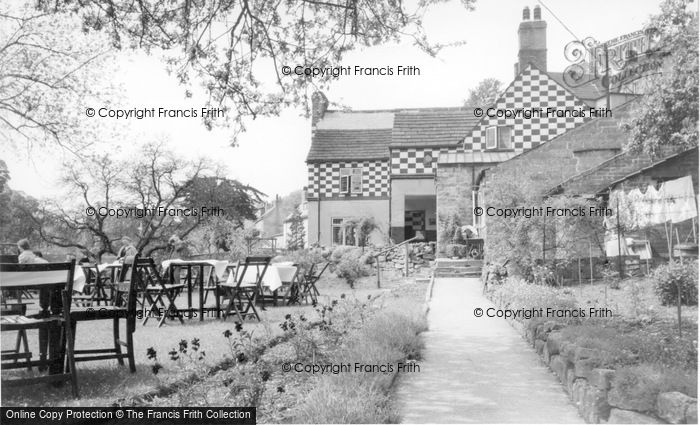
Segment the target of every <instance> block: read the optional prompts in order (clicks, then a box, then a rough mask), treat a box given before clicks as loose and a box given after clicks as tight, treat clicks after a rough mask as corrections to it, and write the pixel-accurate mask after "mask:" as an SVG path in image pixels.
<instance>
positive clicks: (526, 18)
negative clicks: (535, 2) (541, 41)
mask: <svg viewBox="0 0 700 425" xmlns="http://www.w3.org/2000/svg"><path fill="white" fill-rule="evenodd" d="M529 20H530V8H529V7H527V6H525V7H524V8H523V21H529Z"/></svg>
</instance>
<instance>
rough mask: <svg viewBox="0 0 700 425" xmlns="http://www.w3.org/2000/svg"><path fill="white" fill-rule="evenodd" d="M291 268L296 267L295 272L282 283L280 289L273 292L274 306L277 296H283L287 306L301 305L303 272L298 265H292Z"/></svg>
mask: <svg viewBox="0 0 700 425" xmlns="http://www.w3.org/2000/svg"><path fill="white" fill-rule="evenodd" d="M292 267H296V271H295V272H294V275H293V276H292V279H291V280H289V281H286V282H285V281H282V287H280V288H278V289H276V290H275V291H274V293H273V294H274V297H273V300H274V305H275V306H276V305H277V295H278V294H283V296H284V297H286V298H287V305H292V304H301V299H300V295H301V287H302V282H303V280H304V270H303V269H302V268H301V267H300V266H299V264H292Z"/></svg>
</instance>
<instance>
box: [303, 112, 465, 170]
mask: <svg viewBox="0 0 700 425" xmlns="http://www.w3.org/2000/svg"><path fill="white" fill-rule="evenodd" d="M473 111H474V108H466V107H464V108H462V107H458V108H422V109H398V110H385V111H347V112H344V111H327V112H326V114H327V115H326V116H327V117H329V118H331V119H329V120H327V122H324V119H321V121H320V122H319V124H318V126H317V127H316V129H315V131H314V133H313V137H312V140H311V148H310V150H309V154H308V156H307V157H306V161H307V162H323V161H327V162H333V161H351V160H354V161H359V160H369V159H385V158H389V148H390V147H392V148H393V147H396V148H398V147H434V146H455V147H456V146H459V144H460V143H461V142H462V140H463V139H464V136H465V135H466V134H467V132H468V131H469V130H470V129H471V128H472V127H473V126H474V124H476V123H477V121H478V119H477V118H476V117H474V114H473ZM380 115H381V117H379V116H380ZM392 115H393V119H392V120H390V122H391V125H393V128H392V127H390V126H388V125H387V128H377V127H381V126H382V125H385V123H384V120H385V119H386V117H387V116H388V117H389V118H391V116H392ZM372 116H378V117H379V118H381V119H378V118H376V117H375V118H373V120H374V121H373V122H372V125H373V126H374V128H358V127H360V124H359V123H358V122H357V121H358V119H359V120H360V121H363V120H367V119H369V118H368V117H372ZM382 117H383V118H382ZM356 118H357V119H356ZM334 126H335V127H338V128H332V127H334Z"/></svg>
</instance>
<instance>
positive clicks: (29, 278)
mask: <svg viewBox="0 0 700 425" xmlns="http://www.w3.org/2000/svg"><path fill="white" fill-rule="evenodd" d="M74 271H75V260H73V261H71V262H68V263H41V264H0V287H1V288H2V289H15V290H30V289H38V290H39V293H40V296H39V303H40V305H39V307H40V311H39V312H38V313H36V314H31V315H12V316H5V315H3V316H0V331H2V332H14V331H25V332H26V331H28V330H33V329H37V330H38V331H39V340H40V341H39V347H40V351H42V352H41V353H40V358H39V360H32V359H31V358H32V353H15V354H11V353H3V354H2V356H0V360H1V361H2V363H1V366H0V367H1V368H2V369H4V370H7V369H17V368H24V367H30V366H38V367H39V368H40V369H41V368H42V367H48V369H49V373H48V375H45V376H37V377H32V378H15V379H5V378H4V377H3V379H2V385H3V386H6V387H13V386H18V385H32V384H37V383H42V382H64V381H70V383H71V390H72V393H73V396H74V397H78V377H77V373H76V370H75V356H74V350H75V335H74V334H73V332H72V329H71V326H70V325H69V324H70V311H71V295H72V287H73V273H74ZM47 343H48V348H49V350H48V351H49V353H48V359H47V358H46V354H47V353H45V352H43V350H44V347H45V346H46V344H47ZM18 357H19V359H22V361H16V360H19V359H18ZM64 358H65V359H66V360H67V367H68V371H64V369H63V359H64Z"/></svg>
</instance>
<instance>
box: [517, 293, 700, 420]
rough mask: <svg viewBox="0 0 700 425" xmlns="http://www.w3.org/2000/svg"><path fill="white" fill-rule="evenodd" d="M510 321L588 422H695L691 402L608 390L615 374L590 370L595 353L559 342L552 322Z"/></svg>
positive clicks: (557, 328)
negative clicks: (640, 397)
mask: <svg viewBox="0 0 700 425" xmlns="http://www.w3.org/2000/svg"><path fill="white" fill-rule="evenodd" d="M503 307H504V308H505V306H503ZM509 322H510V324H511V325H513V327H514V328H515V329H516V330H518V331H519V332H520V333H522V334H523V336H524V337H525V339H526V340H527V342H528V343H529V344H530V345H532V347H533V348H534V349H535V350H536V351H537V354H538V355H540V357H541V359H542V361H543V362H544V363H545V364H546V365H547V366H548V367H549V369H550V370H551V371H552V372H553V373H554V375H556V377H557V379H558V380H559V382H560V383H561V384H562V386H563V387H564V390H565V391H566V393H567V395H568V396H569V398H570V399H571V401H572V402H573V403H574V405H575V406H576V408H577V409H578V411H579V414H580V415H581V417H583V419H584V420H585V421H586V422H587V423H592V424H598V423H610V424H652V423H653V424H657V423H673V424H690V423H693V424H696V423H698V410H697V406H698V400H697V399H696V398H693V397H689V396H687V395H685V394H682V393H679V392H666V393H661V394H659V395H658V396H657V397H656V399H655V400H641V399H639V398H638V397H631V396H630V395H629V394H624V393H622V392H620V391H618V390H617V389H616V388H614V386H613V385H612V383H613V381H614V379H615V370H613V369H601V368H597V367H595V363H594V360H593V359H594V358H595V357H596V356H597V355H598V354H599V353H597V351H596V350H594V349H590V348H585V347H579V346H576V345H574V344H572V343H569V342H565V341H563V340H562V338H561V334H560V332H559V331H560V330H561V329H562V328H563V327H564V326H565V325H563V324H561V323H558V322H555V321H549V322H544V323H542V322H536V321H533V320H531V321H529V322H528V324H527V325H524V324H523V323H521V322H518V321H515V320H509Z"/></svg>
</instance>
